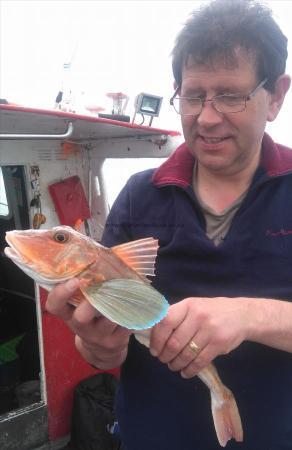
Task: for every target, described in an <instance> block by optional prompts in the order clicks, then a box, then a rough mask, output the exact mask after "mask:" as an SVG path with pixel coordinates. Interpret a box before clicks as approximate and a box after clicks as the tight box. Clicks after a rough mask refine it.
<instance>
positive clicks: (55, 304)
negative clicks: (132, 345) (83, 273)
mask: <svg viewBox="0 0 292 450" xmlns="http://www.w3.org/2000/svg"><path fill="white" fill-rule="evenodd" d="M80 283H81V282H80V281H79V280H78V279H76V278H73V279H71V280H69V281H68V282H66V283H63V284H59V285H57V286H56V287H55V288H54V289H53V290H52V291H51V292H50V293H49V295H48V300H47V303H46V309H47V311H48V312H49V313H51V314H54V315H55V316H57V317H59V318H61V319H62V320H63V321H64V322H65V323H66V324H67V325H68V326H69V328H71V330H72V331H73V332H74V333H75V334H76V338H75V344H76V347H77V349H78V351H79V352H80V353H81V355H82V356H83V357H84V358H85V359H86V361H88V362H89V363H90V364H92V365H94V366H95V367H97V368H98V369H101V370H108V369H112V368H114V367H118V366H119V365H121V364H122V363H123V362H124V360H125V359H126V356H127V350H128V342H129V337H130V334H131V332H130V331H129V330H127V329H125V328H122V327H120V326H119V325H117V324H115V323H113V322H111V321H110V320H108V319H106V318H105V317H104V316H102V315H101V314H100V313H99V312H98V311H97V310H96V309H95V308H93V306H91V305H90V303H89V302H88V301H83V302H81V304H80V305H79V306H78V307H77V308H75V307H74V306H72V305H70V304H69V301H70V299H71V298H72V296H73V294H74V293H75V292H76V291H77V290H78V288H79V286H80Z"/></svg>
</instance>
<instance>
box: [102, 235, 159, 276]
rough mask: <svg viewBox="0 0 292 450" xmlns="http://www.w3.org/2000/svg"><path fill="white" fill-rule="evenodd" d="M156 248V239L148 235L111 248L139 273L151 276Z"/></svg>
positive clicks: (157, 246) (152, 274)
mask: <svg viewBox="0 0 292 450" xmlns="http://www.w3.org/2000/svg"><path fill="white" fill-rule="evenodd" d="M158 248H159V245H158V240H157V239H154V238H152V237H149V238H144V239H138V240H137V241H132V242H127V243H126V244H121V245H116V246H115V247H112V248H111V250H112V251H113V252H114V253H115V254H116V255H117V256H118V257H119V258H120V259H121V260H122V261H123V262H124V263H125V264H127V265H128V266H129V267H131V268H132V269H134V270H135V271H136V272H138V273H139V274H140V275H144V276H146V275H150V276H152V277H153V276H154V275H155V273H154V265H155V260H156V256H157V251H158Z"/></svg>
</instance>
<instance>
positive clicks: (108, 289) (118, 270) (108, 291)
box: [5, 226, 243, 447]
mask: <svg viewBox="0 0 292 450" xmlns="http://www.w3.org/2000/svg"><path fill="white" fill-rule="evenodd" d="M6 240H7V242H8V244H9V245H10V247H7V248H5V253H6V255H7V256H8V257H9V258H11V259H12V260H13V261H14V262H15V264H17V265H18V266H19V267H20V268H21V269H22V270H23V271H24V272H26V273H27V274H28V275H29V276H31V277H32V278H33V279H34V280H35V281H36V282H38V283H39V284H40V285H42V286H44V287H45V288H46V289H48V290H49V289H50V288H51V287H52V286H54V285H55V284H57V283H61V282H64V281H66V280H68V279H70V278H72V277H78V278H79V279H81V280H83V283H82V288H81V292H79V293H77V295H76V296H75V297H74V299H73V300H72V304H74V305H77V304H78V303H80V301H82V300H83V299H84V297H85V298H86V299H87V300H88V301H89V302H90V303H91V304H92V305H93V306H94V307H95V308H96V309H97V310H98V311H100V312H101V313H102V314H104V316H105V317H107V318H109V319H110V320H112V321H113V322H116V323H118V324H119V325H121V326H124V327H127V328H129V329H134V330H142V331H136V332H135V336H136V339H137V340H138V341H139V342H140V343H141V344H143V345H146V346H147V347H149V341H150V330H149V329H150V328H151V327H152V326H153V325H155V324H156V323H157V322H159V321H160V320H161V319H162V318H163V317H164V316H165V315H166V313H167V310H168V303H167V302H166V300H165V299H164V297H163V296H162V295H161V294H160V293H159V292H158V291H156V290H155V289H154V288H153V287H152V286H150V284H149V283H150V282H149V280H148V279H147V278H146V276H149V275H150V276H153V275H154V264H155V259H156V255H157V250H158V242H157V240H155V239H153V238H145V239H140V240H138V241H133V242H129V243H126V244H122V245H118V246H116V247H113V248H111V249H109V248H106V247H103V246H102V245H100V244H98V243H97V242H95V241H93V240H92V239H91V238H88V237H87V236H84V235H82V234H80V233H78V232H77V231H75V230H73V229H72V228H70V227H66V226H62V227H56V228H53V229H52V230H24V231H18V230H15V231H9V232H8V233H6ZM83 284H84V287H83ZM143 330H144V331H143ZM198 376H199V377H200V378H201V379H202V381H203V382H204V383H205V384H206V385H207V386H208V388H209V389H210V393H211V406H212V414H213V419H214V425H215V429H216V433H217V437H218V441H219V443H220V445H221V446H223V447H224V446H225V445H226V443H227V441H228V440H229V439H231V438H234V439H235V440H236V441H242V439H243V433H242V426H241V420H240V416H239V412H238V409H237V405H236V401H235V399H234V397H233V394H232V392H231V391H230V390H229V389H228V388H227V387H226V386H224V385H223V383H222V381H221V380H220V378H219V375H218V373H217V371H216V368H215V367H214V365H213V364H210V365H209V366H207V367H206V368H205V369H204V370H203V371H201V372H200V373H199V374H198Z"/></svg>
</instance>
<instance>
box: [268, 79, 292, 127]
mask: <svg viewBox="0 0 292 450" xmlns="http://www.w3.org/2000/svg"><path fill="white" fill-rule="evenodd" d="M290 84H291V78H290V76H289V75H286V74H284V75H281V76H280V77H279V78H278V79H277V81H276V83H275V90H274V92H272V93H271V94H270V104H269V111H268V117H267V120H268V122H273V120H275V119H276V117H277V115H278V114H279V112H280V110H281V107H282V105H283V102H284V99H285V96H286V94H287V92H288V90H289V88H290Z"/></svg>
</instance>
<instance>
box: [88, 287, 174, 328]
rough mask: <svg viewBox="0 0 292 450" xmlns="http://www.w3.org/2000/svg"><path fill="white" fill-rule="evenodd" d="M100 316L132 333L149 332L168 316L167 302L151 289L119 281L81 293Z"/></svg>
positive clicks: (89, 288) (90, 288)
mask: <svg viewBox="0 0 292 450" xmlns="http://www.w3.org/2000/svg"><path fill="white" fill-rule="evenodd" d="M81 290H82V292H83V294H84V295H85V296H86V298H87V300H88V301H89V302H90V303H91V305H92V306H94V307H95V308H96V309H97V310H98V311H99V312H101V314H103V315H104V316H105V317H107V318H108V319H110V320H111V321H112V322H115V323H117V324H119V325H121V326H123V327H126V328H129V329H131V330H144V329H145V328H150V327H152V326H153V325H155V324H156V323H158V322H160V320H161V319H163V317H164V316H165V315H166V314H167V311H168V306H169V305H168V302H167V301H166V300H165V298H164V297H163V296H162V295H161V294H160V293H159V292H158V291H157V290H156V289H155V288H154V287H152V286H151V285H149V284H145V283H144V282H143V281H140V280H130V279H125V278H122V279H120V278H118V279H113V280H108V281H105V282H103V283H100V284H98V285H91V286H88V287H86V288H82V289H81Z"/></svg>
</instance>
